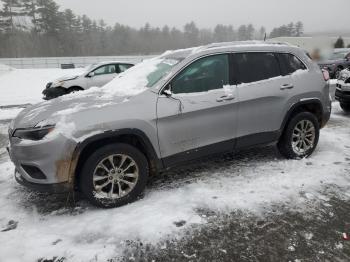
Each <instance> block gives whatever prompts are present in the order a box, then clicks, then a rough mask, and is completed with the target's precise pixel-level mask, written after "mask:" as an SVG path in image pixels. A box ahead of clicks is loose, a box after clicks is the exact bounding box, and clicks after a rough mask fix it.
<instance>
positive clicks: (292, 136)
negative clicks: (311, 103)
mask: <svg viewBox="0 0 350 262" xmlns="http://www.w3.org/2000/svg"><path fill="white" fill-rule="evenodd" d="M319 134H320V127H319V123H318V121H317V118H316V117H315V115H314V114H312V113H309V112H301V113H298V114H296V115H294V116H293V117H292V119H291V120H290V121H289V123H288V125H287V127H286V128H285V130H284V132H283V134H282V136H281V138H280V141H279V142H278V144H277V146H278V149H279V151H280V153H281V154H282V155H283V156H284V157H286V158H288V159H300V158H304V157H308V156H310V155H311V154H312V153H313V151H314V150H315V148H316V146H317V143H318V138H319Z"/></svg>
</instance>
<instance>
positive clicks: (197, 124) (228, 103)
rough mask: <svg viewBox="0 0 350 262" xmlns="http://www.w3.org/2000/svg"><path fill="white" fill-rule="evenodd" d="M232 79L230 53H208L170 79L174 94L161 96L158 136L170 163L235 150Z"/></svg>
mask: <svg viewBox="0 0 350 262" xmlns="http://www.w3.org/2000/svg"><path fill="white" fill-rule="evenodd" d="M229 79H230V70H229V55H228V54H219V55H212V56H207V57H204V58H201V59H199V60H196V61H195V62H193V63H192V64H190V65H189V66H187V67H186V68H185V69H184V70H182V71H181V72H180V73H179V74H178V75H177V76H176V77H175V78H174V79H173V80H172V81H171V84H170V86H171V92H172V95H171V96H166V95H160V96H159V98H158V102H157V127H158V139H159V147H160V152H161V156H162V158H163V160H164V162H165V164H166V165H167V166H169V165H172V164H175V163H176V162H181V161H183V160H190V159H193V158H197V157H200V156H202V155H207V154H211V153H217V152H221V151H231V150H233V148H234V142H233V138H234V137H235V132H236V120H237V93H236V87H235V86H232V85H231V86H230V85H229V84H230V81H229Z"/></svg>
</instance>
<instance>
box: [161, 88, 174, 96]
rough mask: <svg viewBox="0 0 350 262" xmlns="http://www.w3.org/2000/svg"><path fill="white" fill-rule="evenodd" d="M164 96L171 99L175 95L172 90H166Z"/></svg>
mask: <svg viewBox="0 0 350 262" xmlns="http://www.w3.org/2000/svg"><path fill="white" fill-rule="evenodd" d="M163 94H164V95H165V96H166V97H170V96H172V95H173V93H172V92H171V90H170V89H165V90H164V91H163Z"/></svg>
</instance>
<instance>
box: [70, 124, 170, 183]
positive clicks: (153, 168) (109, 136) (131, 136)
mask: <svg viewBox="0 0 350 262" xmlns="http://www.w3.org/2000/svg"><path fill="white" fill-rule="evenodd" d="M111 143H126V144H129V145H132V146H134V147H136V148H137V149H139V150H140V151H141V152H142V153H143V154H144V155H145V156H146V158H147V161H148V163H149V166H150V172H151V174H156V173H157V172H159V170H161V169H163V164H162V161H161V159H159V158H158V156H157V153H156V151H155V149H154V147H153V145H152V143H151V141H150V140H149V138H148V137H147V136H146V134H145V133H144V132H143V131H141V130H139V129H120V130H113V131H106V132H104V133H101V134H97V135H94V136H92V137H89V138H87V139H86V140H84V141H83V142H81V143H79V144H78V145H77V147H76V149H75V150H74V153H73V159H75V160H74V161H73V162H74V163H75V164H74V165H75V167H73V168H72V170H71V172H70V181H71V182H72V184H74V186H75V187H76V185H78V183H77V182H78V181H79V178H80V172H81V170H82V167H83V165H84V163H85V161H86V160H87V158H88V157H89V155H90V154H91V153H92V152H94V151H95V150H97V149H98V148H101V147H103V146H105V145H108V144H111Z"/></svg>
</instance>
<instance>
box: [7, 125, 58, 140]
mask: <svg viewBox="0 0 350 262" xmlns="http://www.w3.org/2000/svg"><path fill="white" fill-rule="evenodd" d="M54 128H55V126H45V127H34V128H26V129H16V130H15V132H14V133H13V135H12V136H14V137H18V138H21V139H27V140H34V141H38V140H41V139H43V138H44V137H45V136H46V135H47V134H48V133H50V132H51V131H53V130H54Z"/></svg>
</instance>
